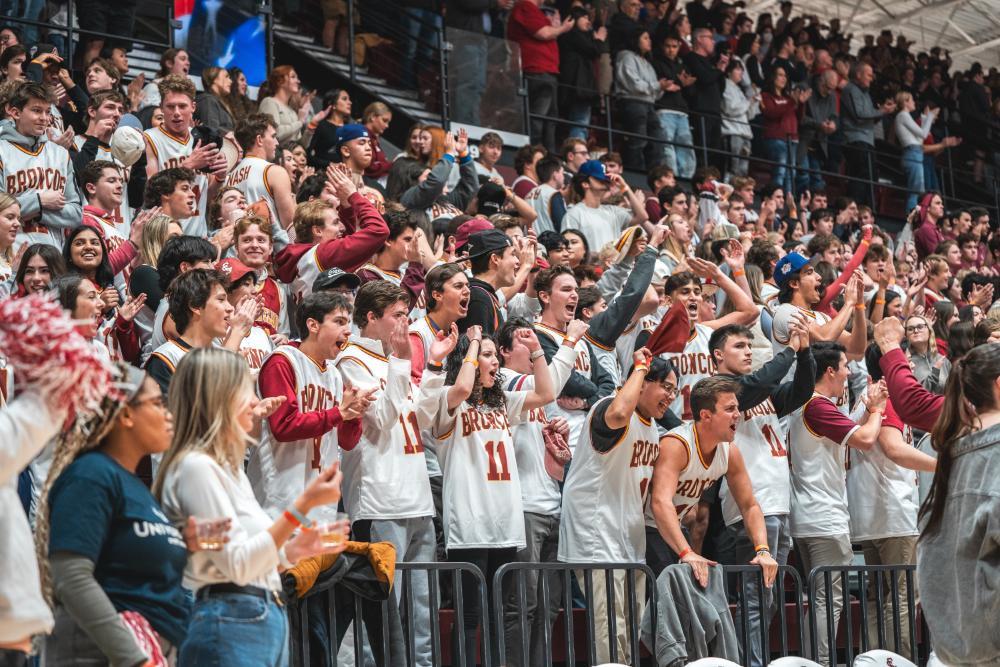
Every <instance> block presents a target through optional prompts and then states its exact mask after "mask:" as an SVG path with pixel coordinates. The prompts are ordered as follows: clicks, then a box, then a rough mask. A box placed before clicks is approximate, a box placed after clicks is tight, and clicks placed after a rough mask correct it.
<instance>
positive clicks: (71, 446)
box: [35, 364, 129, 607]
mask: <svg viewBox="0 0 1000 667" xmlns="http://www.w3.org/2000/svg"><path fill="white" fill-rule="evenodd" d="M113 375H116V376H117V377H116V379H117V380H119V381H124V380H125V379H127V378H128V377H129V374H128V370H127V368H126V367H125V365H124V364H116V365H115V368H114V373H113ZM126 405H128V398H127V397H126V395H125V393H124V392H120V391H109V392H108V393H107V394H106V395H105V396H104V400H103V401H102V402H101V406H100V408H98V409H97V411H96V412H94V413H87V414H84V415H80V416H78V417H77V418H76V419H75V420H74V421H73V424H72V425H71V426H70V427H69V428H68V429H66V430H64V431H62V432H61V433H60V434H59V436H57V437H56V440H55V444H54V445H53V453H52V466H51V467H50V468H49V476H48V477H47V478H46V479H45V483H44V484H43V485H42V490H41V491H40V492H39V494H38V510H37V512H36V514H35V554H36V556H37V557H38V571H39V575H40V576H41V582H42V595H43V596H44V597H45V601H46V602H47V603H48V604H49V606H50V607H51V606H52V604H53V591H52V572H51V570H50V569H49V528H50V525H49V519H50V517H49V509H50V508H49V494H50V493H51V491H52V486H53V485H54V484H55V483H56V480H57V479H59V477H60V476H61V475H62V474H63V472H64V471H65V470H66V468H68V467H69V465H70V464H71V463H73V461H75V460H76V459H77V458H79V456H80V455H81V454H83V453H84V452H88V451H90V450H92V449H96V448H97V447H100V446H101V443H103V442H104V439H105V438H106V437H107V436H108V434H109V433H111V431H112V429H114V427H115V424H116V423H117V422H118V415H119V414H121V411H122V408H124V407H125V406H126Z"/></svg>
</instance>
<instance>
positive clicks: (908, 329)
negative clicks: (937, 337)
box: [906, 324, 927, 334]
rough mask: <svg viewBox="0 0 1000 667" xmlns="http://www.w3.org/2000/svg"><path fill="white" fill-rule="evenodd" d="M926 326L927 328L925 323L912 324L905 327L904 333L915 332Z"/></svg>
mask: <svg viewBox="0 0 1000 667" xmlns="http://www.w3.org/2000/svg"><path fill="white" fill-rule="evenodd" d="M926 328H927V325H926V324H914V325H911V326H908V327H906V333H908V334H911V333H917V332H918V331H923V330H924V329H926Z"/></svg>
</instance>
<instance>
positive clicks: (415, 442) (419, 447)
mask: <svg viewBox="0 0 1000 667" xmlns="http://www.w3.org/2000/svg"><path fill="white" fill-rule="evenodd" d="M407 422H409V426H410V429H413V435H412V437H411V436H410V429H408V428H407ZM399 423H400V424H401V425H402V427H403V437H405V438H406V444H405V445H403V453H404V454H419V453H421V452H422V451H424V441H423V440H421V439H420V427H419V426H418V425H417V415H415V414H414V413H412V412H411V413H410V414H408V415H406V416H405V417H404V416H403V415H400V416H399Z"/></svg>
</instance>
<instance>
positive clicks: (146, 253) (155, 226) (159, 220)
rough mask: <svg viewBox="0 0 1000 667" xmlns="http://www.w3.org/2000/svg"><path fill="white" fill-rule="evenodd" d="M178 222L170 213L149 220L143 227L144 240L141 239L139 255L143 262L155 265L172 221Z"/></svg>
mask: <svg viewBox="0 0 1000 667" xmlns="http://www.w3.org/2000/svg"><path fill="white" fill-rule="evenodd" d="M171 222H176V221H175V220H174V219H173V218H171V217H170V216H169V215H162V214H161V215H158V216H156V217H154V218H150V220H149V222H147V223H146V225H145V226H144V227H143V228H142V240H141V241H139V257H140V258H141V260H142V263H143V264H148V265H149V266H152V267H155V266H156V260H157V259H158V258H159V256H160V251H161V250H163V244H164V243H166V242H167V232H169V231H170V223H171Z"/></svg>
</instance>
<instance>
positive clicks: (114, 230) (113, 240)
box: [86, 209, 132, 292]
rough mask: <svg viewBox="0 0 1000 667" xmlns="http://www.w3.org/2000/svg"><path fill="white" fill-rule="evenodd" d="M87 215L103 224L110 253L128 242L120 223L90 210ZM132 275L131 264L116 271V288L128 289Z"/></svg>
mask: <svg viewBox="0 0 1000 667" xmlns="http://www.w3.org/2000/svg"><path fill="white" fill-rule="evenodd" d="M91 210H93V209H91ZM86 215H87V217H89V218H91V219H92V220H95V221H97V223H98V224H99V225H100V226H101V231H102V232H103V233H104V243H105V245H107V246H108V254H109V255H110V254H111V253H113V252H114V251H115V250H118V248H121V247H122V246H123V245H125V244H126V243H128V237H127V236H124V235H123V234H122V233H121V231H120V230H119V228H118V225H116V224H115V223H114V222H112V221H111V220H108V219H107V218H102V217H100V216H96V215H94V214H93V213H91V212H90V211H88V212H87V213H86ZM131 275H132V265H131V264H129V265H128V266H126V267H125V268H124V269H122V270H121V271H120V272H119V273H116V274H115V289H117V290H118V291H119V292H126V291H127V289H128V279H129V277H130V276H131Z"/></svg>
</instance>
